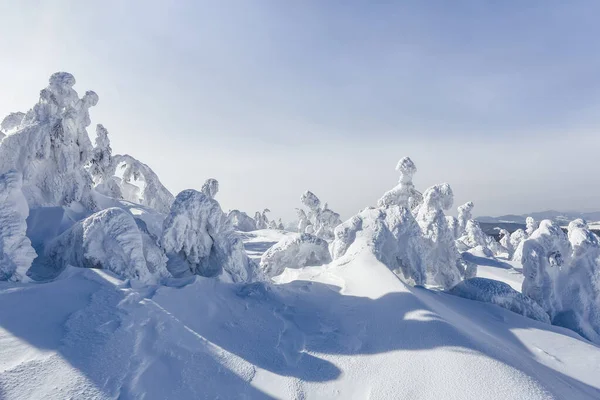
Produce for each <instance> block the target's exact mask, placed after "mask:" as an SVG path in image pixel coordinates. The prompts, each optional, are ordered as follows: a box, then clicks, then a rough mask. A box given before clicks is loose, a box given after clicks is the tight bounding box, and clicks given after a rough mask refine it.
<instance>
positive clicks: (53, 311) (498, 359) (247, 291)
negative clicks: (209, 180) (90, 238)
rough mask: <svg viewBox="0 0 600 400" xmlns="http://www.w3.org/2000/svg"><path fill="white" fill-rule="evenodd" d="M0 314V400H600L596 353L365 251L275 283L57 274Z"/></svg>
mask: <svg viewBox="0 0 600 400" xmlns="http://www.w3.org/2000/svg"><path fill="white" fill-rule="evenodd" d="M262 232H263V233H264V235H261V234H260V231H259V232H253V233H252V234H253V237H251V238H250V239H249V240H250V241H251V242H253V243H260V240H261V237H262V241H263V242H265V241H267V239H271V240H273V239H275V238H274V236H277V235H279V233H273V232H270V231H262ZM269 235H270V236H271V237H270V238H269ZM247 244H248V243H247ZM344 260H345V261H344ZM0 304H2V305H3V307H0V398H2V399H32V398H33V399H37V398H44V399H64V398H76V399H80V398H86V399H93V398H96V399H116V398H119V399H141V398H144V399H204V398H205V399H215V398H221V399H233V398H235V399H237V398H241V399H266V398H283V399H304V398H306V399H320V398H322V399H330V398H339V399H364V398H373V399H404V398H405V399H503V400H505V399H551V398H555V399H598V398H600V380H599V379H598V377H599V376H600V348H598V347H597V346H594V345H592V344H590V343H589V342H587V341H585V340H583V339H581V338H580V337H579V336H578V335H577V334H575V333H573V332H571V331H569V330H566V329H563V328H559V327H554V326H551V325H548V324H543V323H539V322H537V321H533V320H530V319H527V318H524V317H522V316H520V315H517V314H514V313H512V312H510V311H507V310H504V309H502V308H500V307H497V306H495V305H490V304H485V303H480V302H476V301H471V300H466V299H462V298H459V297H454V296H451V295H447V294H443V293H441V292H436V291H430V290H426V289H422V288H410V287H408V286H406V285H404V284H403V283H402V282H400V280H398V279H397V278H396V276H395V275H394V274H393V273H392V272H391V271H390V270H389V269H388V268H387V267H386V266H385V265H383V264H381V263H380V262H379V261H377V259H376V258H375V257H374V256H373V254H372V253H371V252H370V251H368V250H365V251H362V252H358V254H357V256H356V257H355V258H353V259H351V260H348V259H340V260H337V261H335V262H334V263H332V264H330V265H329V266H321V267H307V268H304V269H293V270H290V269H287V270H286V271H285V272H284V273H283V274H282V275H280V276H279V277H278V281H277V283H276V284H268V283H262V282H257V283H252V284H233V283H225V282H220V281H219V280H216V279H211V278H203V277H198V276H196V277H191V278H184V279H171V280H169V281H168V284H167V286H151V287H147V288H143V289H134V288H131V287H130V286H129V285H128V284H127V282H123V281H121V280H118V279H116V278H115V277H114V276H113V275H111V274H110V273H109V272H107V271H103V270H91V269H76V268H67V270H66V271H65V272H64V273H63V274H61V275H60V277H59V278H58V279H57V280H55V281H53V282H49V283H45V284H35V283H30V284H15V283H9V282H2V283H0Z"/></svg>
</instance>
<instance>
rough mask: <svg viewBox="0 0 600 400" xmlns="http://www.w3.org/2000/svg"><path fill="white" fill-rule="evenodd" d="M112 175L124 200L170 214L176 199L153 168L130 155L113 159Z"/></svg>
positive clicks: (117, 156) (118, 155)
mask: <svg viewBox="0 0 600 400" xmlns="http://www.w3.org/2000/svg"><path fill="white" fill-rule="evenodd" d="M112 160H113V165H112V171H113V172H112V174H113V175H114V179H116V181H117V182H118V184H119V187H120V189H121V195H122V197H123V199H125V200H128V201H131V202H132V203H138V204H142V205H145V206H148V207H150V208H153V209H155V210H156V211H158V212H161V213H164V214H166V213H168V212H169V210H170V207H171V204H173V201H174V199H175V198H174V197H173V195H172V194H171V192H169V190H168V189H167V188H166V187H164V186H163V184H162V183H161V181H160V179H158V176H157V175H156V174H155V173H154V171H153V170H152V168H150V167H149V166H148V165H146V164H144V163H142V162H141V161H139V160H137V159H135V158H134V157H131V156H130V155H127V154H124V155H120V154H117V155H114V156H113V157H112Z"/></svg>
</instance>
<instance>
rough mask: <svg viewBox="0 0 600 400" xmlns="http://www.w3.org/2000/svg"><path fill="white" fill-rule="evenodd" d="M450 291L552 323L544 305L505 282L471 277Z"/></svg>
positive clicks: (466, 297)
mask: <svg viewBox="0 0 600 400" xmlns="http://www.w3.org/2000/svg"><path fill="white" fill-rule="evenodd" d="M448 293H450V294H453V295H455V296H459V297H463V298H465V299H470V300H477V301H482V302H484V303H492V304H496V305H497V306H500V307H502V308H506V309H507V310H510V311H512V312H514V313H517V314H521V315H523V316H525V317H527V318H531V319H535V320H536V321H541V322H545V323H548V324H549V323H550V318H549V317H548V314H546V312H545V311H544V310H543V309H542V307H540V306H539V305H538V304H537V303H536V302H535V301H533V300H532V299H530V298H529V297H527V296H524V295H523V294H521V293H519V292H517V291H516V290H514V289H513V288H511V287H510V285H508V284H506V283H504V282H499V281H496V280H493V279H486V278H471V279H466V280H464V281H462V282H460V283H458V284H457V285H456V286H454V287H453V288H452V289H450V290H449V291H448Z"/></svg>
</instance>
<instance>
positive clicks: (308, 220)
mask: <svg viewBox="0 0 600 400" xmlns="http://www.w3.org/2000/svg"><path fill="white" fill-rule="evenodd" d="M300 201H301V202H302V204H303V205H304V206H305V207H306V208H308V213H304V212H302V213H298V216H299V217H300V218H301V221H300V223H299V226H298V227H299V228H300V227H301V226H304V225H306V227H305V228H304V230H303V231H300V233H302V232H305V233H311V234H314V235H315V236H318V237H320V238H322V239H325V240H327V241H331V240H333V238H334V234H333V230H334V229H335V227H336V226H338V225H339V224H341V223H342V221H341V219H340V215H339V214H338V213H336V212H335V211H333V210H331V209H329V207H328V206H327V203H325V204H322V203H321V200H319V198H318V197H317V196H316V195H315V194H314V193H313V192H311V191H310V190H307V191H306V192H304V193H303V194H302V196H301V197H300ZM304 218H305V219H304Z"/></svg>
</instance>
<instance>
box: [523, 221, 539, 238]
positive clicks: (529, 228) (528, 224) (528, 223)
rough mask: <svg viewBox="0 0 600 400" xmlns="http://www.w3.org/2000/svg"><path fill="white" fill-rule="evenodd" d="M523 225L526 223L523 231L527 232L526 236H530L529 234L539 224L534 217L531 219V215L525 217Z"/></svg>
mask: <svg viewBox="0 0 600 400" xmlns="http://www.w3.org/2000/svg"><path fill="white" fill-rule="evenodd" d="M525 225H526V227H527V228H526V229H525V233H526V234H527V236H528V237H529V236H531V234H532V233H533V232H534V231H535V230H536V229H537V228H538V226H539V224H538V223H537V221H536V220H535V219H533V218H532V217H527V218H526V219H525Z"/></svg>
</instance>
